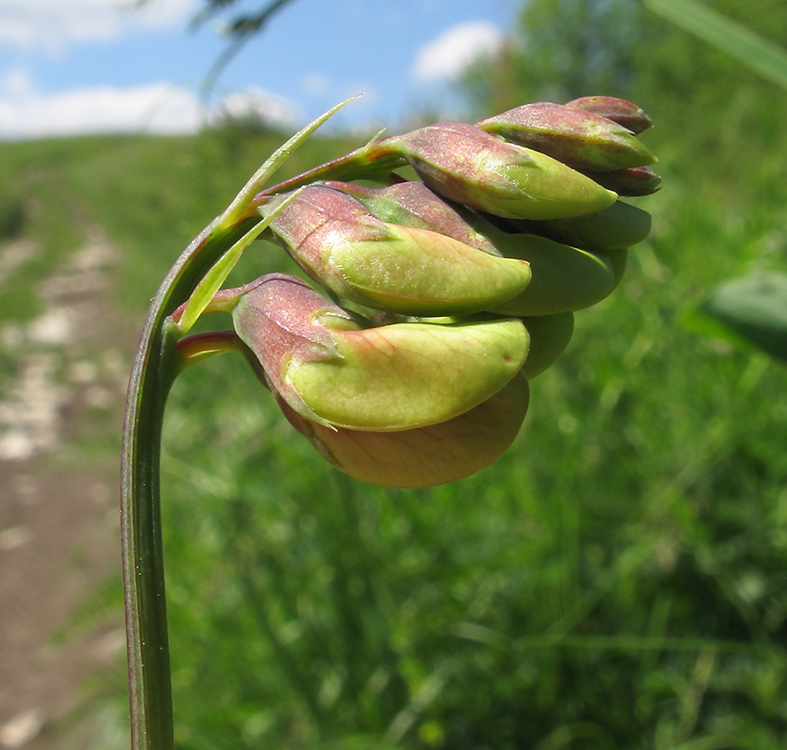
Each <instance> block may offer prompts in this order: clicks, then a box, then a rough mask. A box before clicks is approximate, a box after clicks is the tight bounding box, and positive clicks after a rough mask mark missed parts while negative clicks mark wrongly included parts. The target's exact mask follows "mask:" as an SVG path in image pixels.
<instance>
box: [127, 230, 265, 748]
mask: <svg viewBox="0 0 787 750" xmlns="http://www.w3.org/2000/svg"><path fill="white" fill-rule="evenodd" d="M249 224H250V222H249V221H245V222H241V223H240V224H238V225H236V226H234V227H223V226H221V225H211V227H208V228H207V229H206V230H205V231H204V232H202V234H200V235H199V236H198V237H197V238H196V239H195V240H194V242H192V243H191V245H189V247H188V248H187V249H186V251H185V252H184V253H183V255H181V257H180V258H179V259H178V261H177V263H176V264H175V266H173V268H172V269H171V270H170V272H169V274H168V275H167V277H166V279H165V280H164V282H163V283H162V285H161V287H160V288H159V291H158V293H157V294H156V296H155V297H154V299H153V302H152V304H151V307H150V310H149V312H148V317H147V320H146V321H145V326H144V328H143V331H142V335H141V337H140V342H139V347H138V349H137V354H136V357H135V359H134V365H133V368H132V373H131V379H130V383H129V392H128V401H127V404H126V418H125V424H124V429H123V454H122V465H121V480H122V494H121V533H122V546H123V579H124V588H125V592H126V593H125V597H126V598H125V602H126V638H127V644H128V660H129V700H130V709H131V733H132V748H133V750H171V748H172V747H173V720H172V688H171V684H170V663H169V642H168V636H167V610H166V596H165V588H164V559H163V542H162V535H161V502H160V486H159V462H160V452H161V433H162V424H163V417H164V407H165V404H166V400H167V395H168V393H169V390H170V388H171V386H172V383H173V382H174V380H175V377H176V376H177V373H178V372H179V371H180V369H181V364H180V356H181V355H180V354H179V353H178V351H177V346H176V344H177V341H178V338H179V332H178V330H177V327H176V326H174V324H172V323H171V322H169V321H167V318H168V316H169V315H171V313H172V312H173V311H174V310H175V309H176V308H177V307H178V306H179V305H181V304H182V303H183V302H184V301H185V300H186V299H188V298H189V296H190V295H191V293H192V292H193V291H194V289H195V288H196V287H197V285H198V284H199V282H200V281H201V280H202V278H203V277H204V276H205V274H206V273H207V272H208V271H209V269H210V268H211V267H212V265H213V264H214V263H215V262H216V261H217V260H218V258H219V257H221V255H222V254H223V253H224V252H225V251H226V250H227V249H228V248H229V247H231V246H232V244H233V243H234V242H235V241H237V239H238V238H239V237H241V236H243V234H244V233H245V232H246V231H248V229H249Z"/></svg>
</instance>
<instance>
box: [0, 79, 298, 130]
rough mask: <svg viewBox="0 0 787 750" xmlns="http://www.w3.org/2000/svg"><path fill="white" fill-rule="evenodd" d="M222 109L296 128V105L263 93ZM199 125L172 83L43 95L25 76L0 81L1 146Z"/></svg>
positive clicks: (191, 98)
mask: <svg viewBox="0 0 787 750" xmlns="http://www.w3.org/2000/svg"><path fill="white" fill-rule="evenodd" d="M219 109H220V110H223V111H224V112H229V113H230V114H232V115H235V116H239V115H243V114H249V113H250V112H252V111H254V112H257V113H258V114H259V115H260V117H261V118H263V119H264V120H266V121H267V122H269V123H274V124H277V125H281V126H283V127H292V126H293V124H294V120H295V108H294V105H292V104H291V103H289V102H287V101H285V100H282V99H278V98H274V97H271V96H270V95H268V94H266V93H265V92H263V91H262V90H260V89H253V90H247V91H245V92H238V93H234V94H231V95H229V96H228V97H226V98H225V99H224V100H223V101H222V102H221V103H220V104H219ZM201 124H202V117H201V112H200V106H199V102H198V100H197V97H196V95H195V94H194V92H192V91H190V90H189V89H186V88H183V87H179V86H173V85H171V84H168V83H163V82H160V83H149V84H145V85H141V86H133V87H129V88H119V87H113V86H94V87H90V88H74V89H69V90H67V91H61V92H57V93H47V94H44V93H41V92H39V91H37V90H36V88H35V86H34V85H33V83H32V81H30V79H29V78H28V77H27V76H26V75H25V73H24V72H22V71H13V72H11V73H8V74H6V75H5V76H4V77H3V78H2V80H0V139H3V140H9V139H28V138H42V137H47V136H69V135H78V134H83V133H133V132H146V133H166V134H177V133H193V132H195V131H196V130H198V129H199V127H200V125H201Z"/></svg>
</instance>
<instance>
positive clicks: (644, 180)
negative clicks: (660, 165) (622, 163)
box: [588, 167, 661, 198]
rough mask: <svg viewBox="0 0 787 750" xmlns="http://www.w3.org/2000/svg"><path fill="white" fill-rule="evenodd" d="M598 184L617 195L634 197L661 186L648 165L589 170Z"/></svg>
mask: <svg viewBox="0 0 787 750" xmlns="http://www.w3.org/2000/svg"><path fill="white" fill-rule="evenodd" d="M588 176H589V177H592V178H593V179H594V180H595V181H596V182H598V184H599V185H601V186H603V187H606V188H608V189H609V190H614V191H615V192H616V193H617V194H618V195H624V196H628V197H631V198H636V197H638V196H641V195H650V194H651V193H655V192H656V191H657V190H658V189H659V187H661V177H659V176H658V175H657V174H656V173H655V172H654V171H653V170H652V169H651V168H650V167H629V168H628V169H616V170H615V171H613V172H591V173H589V174H588Z"/></svg>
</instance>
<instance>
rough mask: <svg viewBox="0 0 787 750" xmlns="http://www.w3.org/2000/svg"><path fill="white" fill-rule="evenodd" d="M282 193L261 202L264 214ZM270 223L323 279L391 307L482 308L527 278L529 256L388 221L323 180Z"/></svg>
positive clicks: (357, 297)
mask: <svg viewBox="0 0 787 750" xmlns="http://www.w3.org/2000/svg"><path fill="white" fill-rule="evenodd" d="M280 200H283V199H282V198H275V199H274V200H273V201H271V202H270V203H268V204H267V205H265V206H263V207H262V209H261V210H262V213H263V215H265V214H266V213H267V212H269V211H271V210H272V209H273V208H275V207H276V206H277V205H278V202H279V201H280ZM271 229H272V230H273V232H274V234H276V236H277V237H278V238H279V239H280V240H281V241H282V242H283V244H284V245H285V247H286V248H287V249H288V251H289V252H290V254H291V255H292V256H293V258H294V259H295V260H296V261H297V262H298V263H299V264H300V265H301V266H302V267H303V268H304V270H305V271H306V272H307V273H308V274H309V275H310V276H311V277H312V278H313V279H315V280H316V281H317V282H318V283H320V284H322V285H324V286H326V287H327V288H329V289H330V290H331V291H333V292H335V293H336V294H337V295H338V296H339V297H342V298H344V299H347V300H350V301H352V302H356V303H358V304H360V305H365V306H368V307H373V308H378V309H381V310H386V311H388V312H394V313H402V314H406V315H425V316H428V315H451V314H459V313H471V312H478V311H480V310H485V309H488V308H489V307H493V306H495V305H496V304H499V303H501V302H503V301H505V300H508V299H511V298H512V297H514V296H516V295H517V294H518V293H519V292H521V291H522V290H523V289H524V288H525V287H526V286H527V284H528V282H529V281H530V268H529V267H528V266H527V264H526V263H523V262H521V261H519V262H517V261H513V260H511V259H506V258H502V257H499V256H495V255H490V254H488V253H485V252H482V251H480V250H477V249H476V248H473V247H470V246H469V245H466V244H464V243H462V242H459V241H457V240H455V239H452V238H450V237H447V236H445V235H442V234H438V233H437V232H432V231H427V230H423V229H416V228H408V227H402V226H397V225H395V224H389V223H386V222H384V221H381V220H380V219H377V218H376V217H374V216H372V215H371V214H370V213H369V212H368V211H367V210H366V209H365V208H364V207H363V206H362V205H361V204H360V203H359V202H358V201H357V200H355V198H353V197H351V196H350V195H346V194H345V193H343V192H340V191H338V190H334V189H332V188H330V187H326V186H323V185H312V186H309V187H306V188H304V189H303V190H302V191H301V193H300V194H299V195H298V196H297V197H296V198H295V199H294V200H292V201H291V202H290V203H289V204H288V205H287V206H286V208H284V210H283V211H282V212H281V213H280V214H279V215H278V216H277V217H276V218H275V219H274V221H273V222H272V223H271Z"/></svg>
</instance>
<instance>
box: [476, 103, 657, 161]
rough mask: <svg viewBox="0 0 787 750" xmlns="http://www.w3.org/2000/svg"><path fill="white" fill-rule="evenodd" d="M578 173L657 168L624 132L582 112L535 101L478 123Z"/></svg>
mask: <svg viewBox="0 0 787 750" xmlns="http://www.w3.org/2000/svg"><path fill="white" fill-rule="evenodd" d="M477 125H478V127H479V128H481V129H483V130H486V131H487V132H489V133H494V134H496V135H500V136H503V138H505V139H506V140H508V141H511V142H513V143H517V144H519V145H520V146H526V147H527V148H532V149H535V150H536V151H540V152H542V153H544V154H548V155H549V156H551V157H553V158H554V159H557V160H558V161H560V162H563V164H567V165H568V166H569V167H572V168H574V169H590V170H601V171H608V170H612V169H624V168H627V167H638V166H642V165H644V164H653V163H654V162H655V161H656V157H655V156H653V154H651V153H650V151H648V149H647V148H645V146H643V145H642V144H641V143H640V142H639V141H638V140H637V139H636V138H635V137H634V135H633V134H632V133H631V132H630V131H628V130H627V129H626V128H624V127H621V126H620V125H618V124H617V123H616V122H613V121H612V120H608V119H607V118H605V117H599V116H598V115H595V114H592V113H591V112H586V111H584V110H582V109H575V108H572V107H567V106H563V105H561V104H552V103H551V102H536V103H534V104H524V105H522V106H521V107H516V108H515V109H510V110H508V112H503V113H502V114H500V115H496V116H495V117H490V118H488V119H486V120H482V121H481V122H479V123H477Z"/></svg>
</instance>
